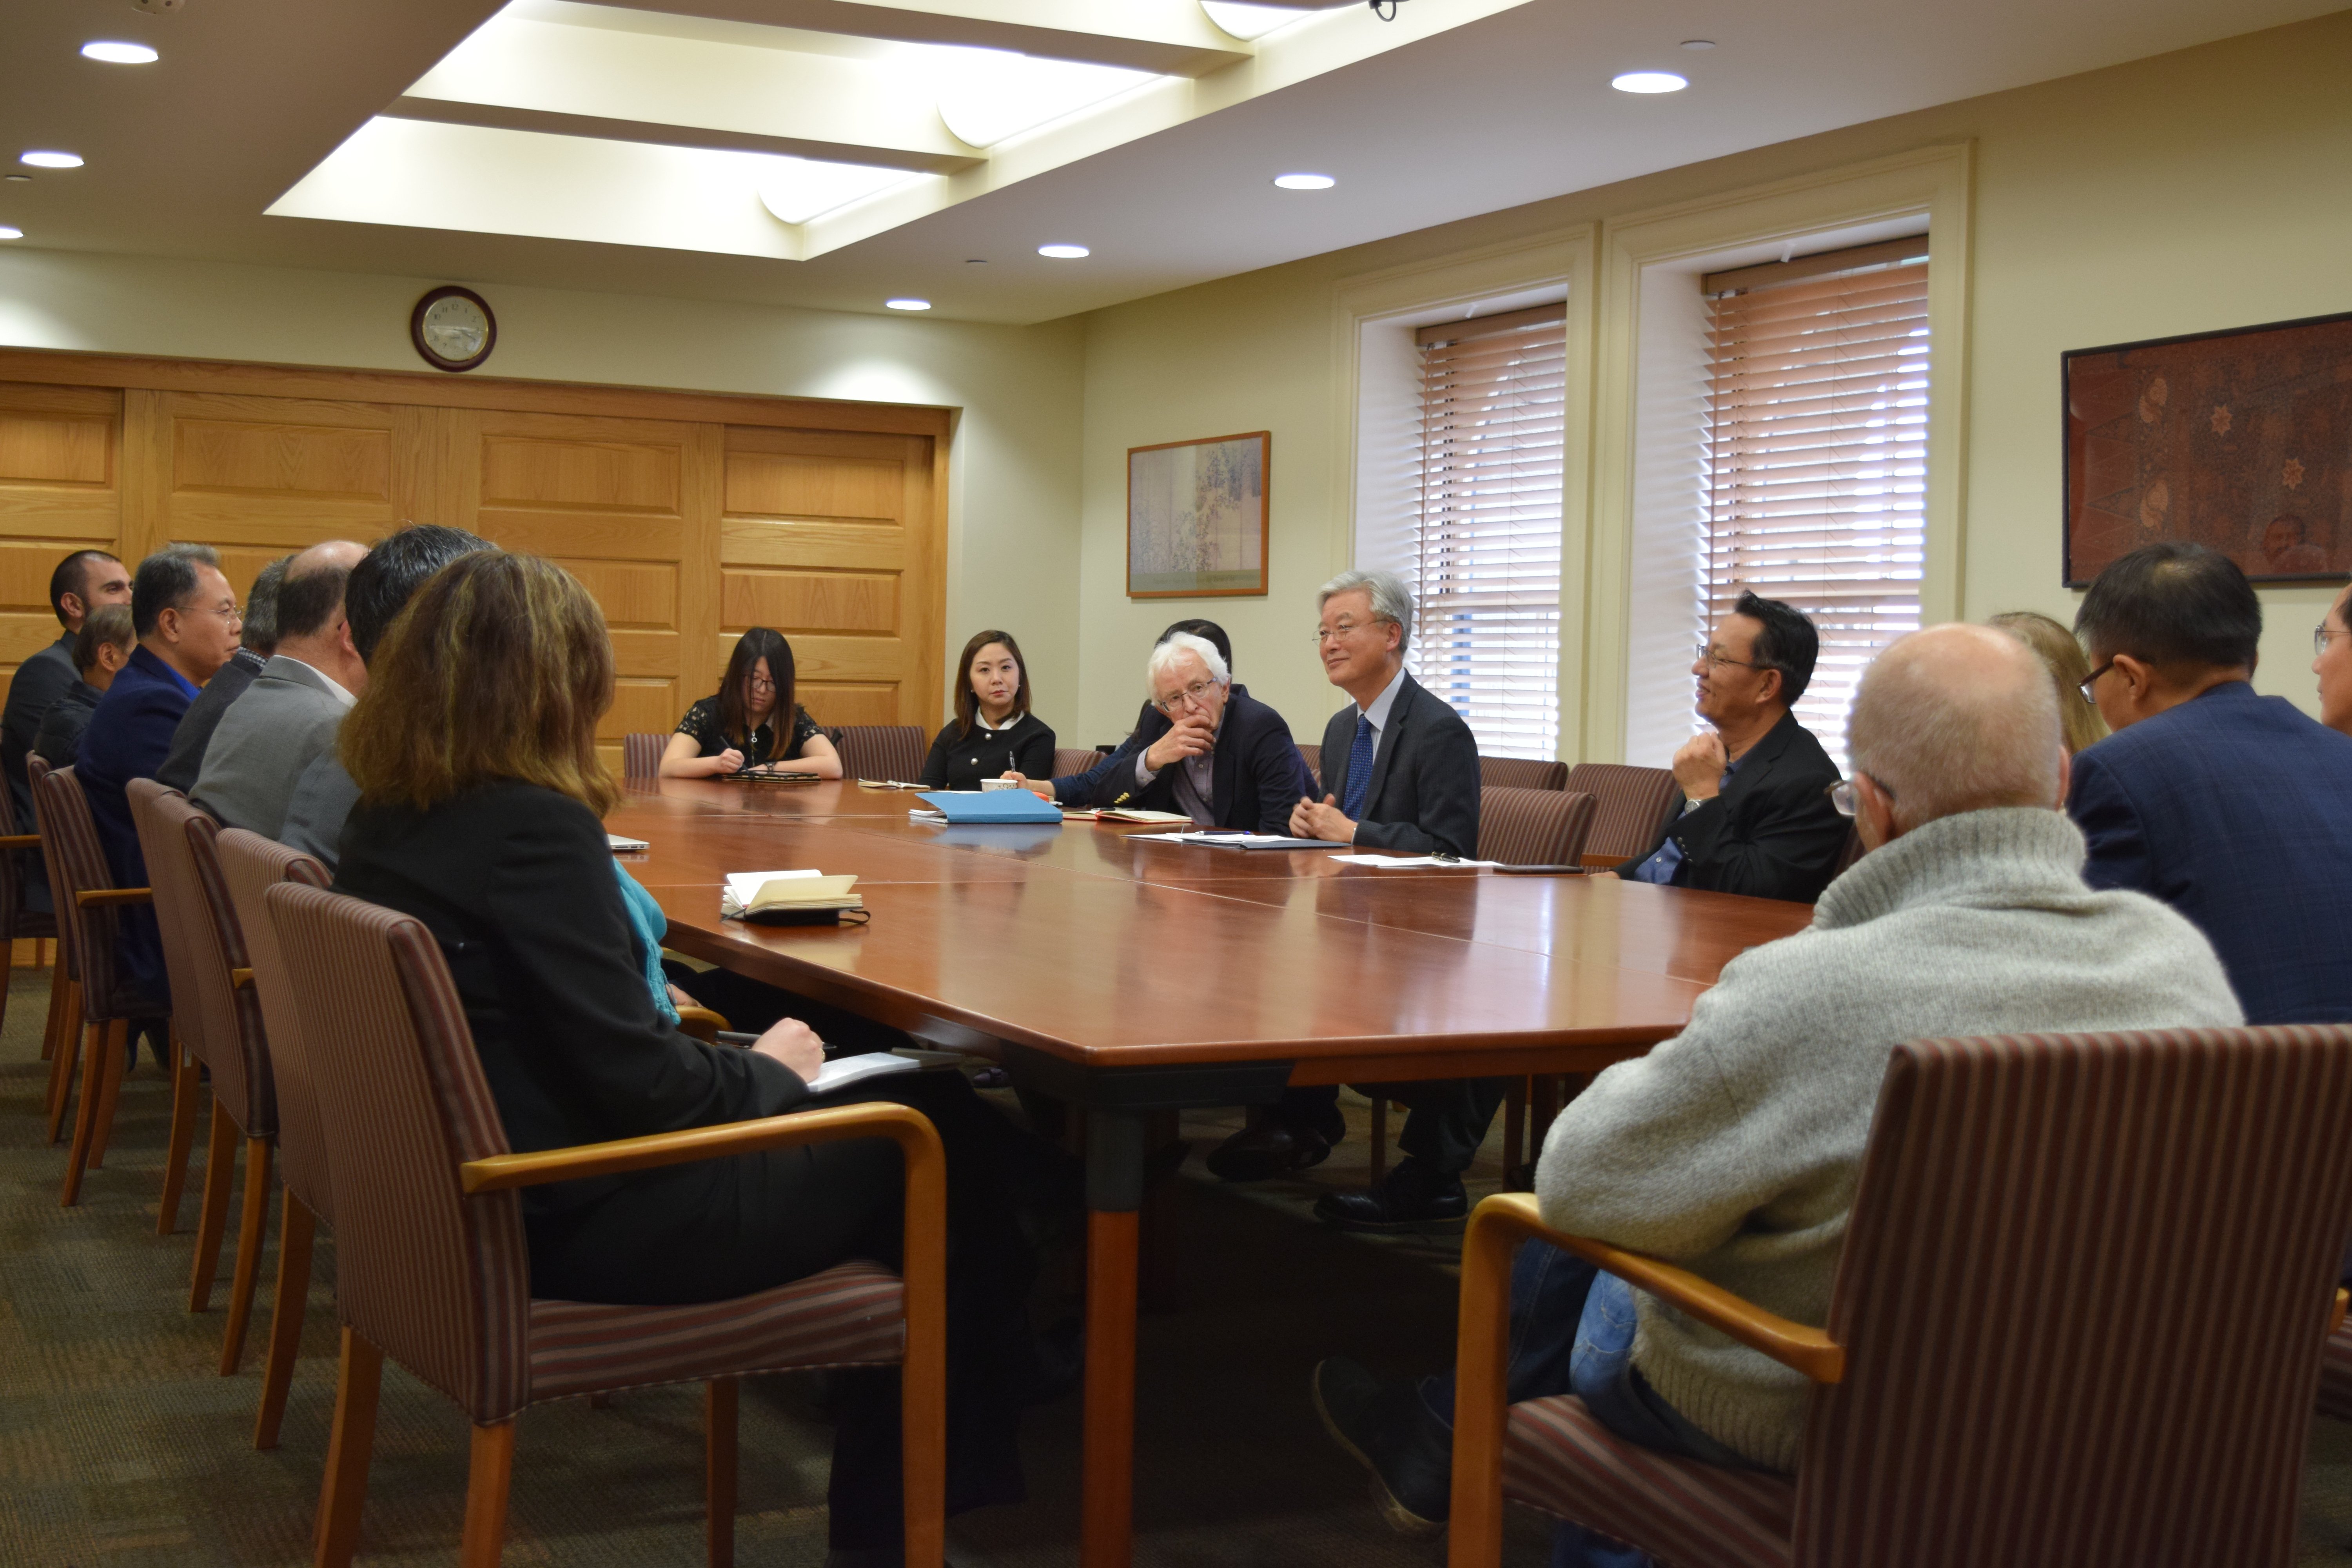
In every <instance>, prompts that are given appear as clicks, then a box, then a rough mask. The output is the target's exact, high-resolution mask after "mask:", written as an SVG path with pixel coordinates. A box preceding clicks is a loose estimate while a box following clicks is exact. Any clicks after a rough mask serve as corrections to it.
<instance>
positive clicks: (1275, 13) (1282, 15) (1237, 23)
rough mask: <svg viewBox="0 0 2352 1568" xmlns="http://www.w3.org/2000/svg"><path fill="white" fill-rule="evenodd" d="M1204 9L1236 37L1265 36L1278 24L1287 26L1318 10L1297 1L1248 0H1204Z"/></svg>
mask: <svg viewBox="0 0 2352 1568" xmlns="http://www.w3.org/2000/svg"><path fill="white" fill-rule="evenodd" d="M1201 9H1202V10H1203V11H1205V12H1207V13H1208V16H1209V20H1210V21H1212V22H1214V23H1215V24H1216V25H1217V27H1218V30H1219V31H1221V32H1226V33H1231V34H1232V35H1233V36H1234V37H1236V38H1250V39H1256V38H1263V37H1265V36H1266V35H1267V34H1268V33H1271V32H1273V31H1274V30H1275V29H1276V27H1286V26H1289V25H1290V24H1291V23H1293V22H1296V21H1297V20H1298V19H1299V18H1300V17H1301V16H1313V15H1314V14H1315V13H1314V12H1313V11H1311V10H1307V9H1303V8H1301V7H1298V6H1294V5H1251V4H1245V3H1244V0H1201Z"/></svg>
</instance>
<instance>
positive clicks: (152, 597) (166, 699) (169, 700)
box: [74, 544, 240, 1001]
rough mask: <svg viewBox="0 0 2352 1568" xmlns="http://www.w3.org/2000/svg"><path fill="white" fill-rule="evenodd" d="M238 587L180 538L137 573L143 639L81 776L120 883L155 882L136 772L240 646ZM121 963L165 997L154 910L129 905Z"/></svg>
mask: <svg viewBox="0 0 2352 1568" xmlns="http://www.w3.org/2000/svg"><path fill="white" fill-rule="evenodd" d="M239 624H240V622H239V617H238V615H237V608H236V594H235V593H234V592H232V591H231V590H230V588H229V585H228V579H227V578H226V577H224V576H222V575H221V570H220V557H219V556H218V555H216V554H215V553H214V552H213V550H212V548H211V547H210V546H209V545H204V544H174V545H171V546H169V547H168V548H166V549H163V550H159V551H157V552H155V553H154V554H152V555H150V556H149V557H147V559H146V560H144V561H142V562H141V563H139V570H138V571H137V572H136V573H135V574H133V575H132V577H131V631H132V633H133V634H134V635H136V636H137V637H138V638H139V646H138V647H135V648H133V649H131V662H130V663H128V664H126V665H124V666H123V667H122V671H121V674H119V675H117V676H116V677H115V678H114V684H113V685H111V686H110V687H108V688H107V689H106V695H105V696H104V697H103V698H100V700H99V704H98V710H97V711H96V712H94V713H92V714H91V715H90V716H89V730H88V731H85V732H84V733H83V735H82V742H81V761H80V762H79V763H76V764H75V766H74V776H75V777H76V778H77V779H79V781H80V782H81V787H82V793H83V794H84V795H88V796H89V815H90V818H91V821H92V822H93V824H94V825H95V826H97V828H98V839H99V844H100V847H103V848H104V849H105V851H106V863H107V867H108V868H109V869H110V870H111V871H112V872H113V874H114V881H115V885H116V886H118V887H123V888H143V887H145V886H147V859H146V857H145V856H143V855H142V854H141V853H140V851H139V833H138V830H137V828H135V827H134V826H132V825H131V798H130V796H129V795H127V794H126V793H125V791H126V790H127V789H128V787H129V785H130V784H131V780H132V779H142V778H153V777H154V776H155V770H156V769H157V768H159V767H161V766H163V758H164V757H165V755H167V754H168V753H169V752H171V750H172V735H173V731H176V730H177V729H179V727H180V721H181V719H182V718H183V717H184V716H185V715H186V713H187V711H188V704H190V703H191V702H194V700H196V693H197V692H198V691H200V690H202V689H204V684H205V681H207V680H210V679H212V678H213V676H214V675H215V673H217V672H218V671H219V669H220V667H221V666H223V665H225V664H226V663H227V662H228V661H229V656H230V655H231V654H233V653H235V652H236V634H237V627H238V626H239ZM125 916H126V918H125V919H124V920H123V921H122V924H121V931H122V950H121V951H122V963H123V968H124V969H125V971H126V972H127V973H129V975H130V977H131V980H132V982H133V983H134V984H137V985H138V986H139V987H140V988H141V989H142V991H144V992H146V993H148V994H151V995H152V996H153V997H155V998H156V999H157V1000H158V1001H163V1000H164V999H165V998H167V997H168V996H169V995H170V987H169V986H168V985H167V984H165V982H164V978H163V943H162V942H161V940H160V938H159V937H158V935H157V933H156V930H155V912H154V910H152V909H148V908H145V907H143V906H142V907H140V908H136V909H132V910H126V911H125Z"/></svg>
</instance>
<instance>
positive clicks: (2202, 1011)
mask: <svg viewBox="0 0 2352 1568" xmlns="http://www.w3.org/2000/svg"><path fill="white" fill-rule="evenodd" d="M1849 738H1850V741H1851V743H1852V747H1853V776H1852V778H1850V779H1849V780H1847V781H1846V782H1845V783H1844V784H1841V785H1839V787H1838V806H1839V809H1840V810H1841V811H1849V812H1852V813H1853V818H1854V823H1855V826H1857V827H1858V828H1859V829H1860V831H1861V833H1862V839H1863V842H1864V844H1865V845H1867V846H1869V847H1870V853H1868V854H1866V855H1864V857H1863V858H1861V859H1860V860H1859V861H1857V862H1855V864H1854V865H1853V867H1852V868H1850V869H1848V870H1847V871H1846V872H1845V874H1844V875H1843V876H1841V877H1839V878H1838V879H1837V880H1835V881H1834V882H1832V883H1831V884H1830V886H1829V888H1828V889H1827V890H1826V891H1824V892H1823V893H1822V897H1821V900H1820V902H1819V903H1817V904H1816V905H1815V906H1814V914H1813V923H1812V926H1811V929H1809V930H1807V931H1802V932H1800V933H1799V934H1797V935H1795V936H1792V937H1789V938H1787V939H1785V940H1783V941H1780V942H1769V943H1767V944H1766V945H1764V946H1762V947H1759V948H1756V949H1754V950H1752V951H1751V952H1747V953H1744V954H1742V955H1741V956H1739V957H1738V958H1736V959H1734V960H1733V961H1732V962H1731V963H1728V964H1727V965H1726V966H1725V967H1724V971H1723V977H1722V979H1721V980H1720V982H1719V983H1717V985H1716V986H1715V988H1714V989H1713V990H1711V991H1709V992H1708V993H1707V994H1706V995H1704V996H1702V997H1700V998H1699V1000H1698V1003H1697V1005H1696V1006H1694V1007H1693V1008H1692V1010H1691V1020H1690V1025H1689V1026H1688V1027H1687V1028H1685V1030H1684V1031H1683V1032H1682V1033H1681V1034H1680V1035H1678V1036H1676V1037H1675V1038H1673V1039H1671V1040H1668V1041H1666V1042H1665V1043H1664V1044H1663V1045H1661V1046H1659V1047H1657V1048H1655V1049H1654V1050H1653V1051H1651V1052H1650V1054H1649V1055H1647V1056H1646V1057H1643V1058H1638V1059H1636V1060H1633V1061H1626V1062H1620V1063H1618V1064H1617V1065H1616V1066H1614V1067H1612V1068H1609V1069H1608V1070H1607V1071H1605V1072H1603V1073H1601V1074H1600V1075H1599V1076H1598V1077H1597V1078H1595V1079H1593V1080H1592V1086H1591V1088H1590V1089H1586V1090H1585V1091H1584V1092H1583V1093H1582V1094H1581V1095H1580V1096H1578V1097H1577V1098H1576V1100H1573V1101H1572V1102H1571V1103H1570V1106H1569V1108H1568V1109H1567V1110H1565V1111H1563V1112H1561V1113H1560V1116H1559V1119H1558V1120H1557V1121H1554V1122H1553V1123H1552V1128H1551V1131H1550V1133H1549V1136H1548V1137H1547V1138H1546V1140H1545V1142H1544V1150H1543V1157H1542V1159H1541V1161H1540V1162H1539V1163H1538V1166H1537V1170H1536V1194H1537V1197H1538V1201H1539V1202H1540V1204H1541V1205H1542V1210H1543V1220H1544V1223H1545V1224H1546V1225H1549V1226H1557V1227H1558V1228H1559V1229H1561V1230H1565V1231H1569V1232H1571V1233H1574V1234H1579V1235H1583V1236H1591V1237H1599V1238H1601V1239H1602V1240H1604V1241H1609V1242H1613V1243H1615V1244H1616V1245H1618V1246H1620V1247H1628V1248H1631V1249H1633V1250H1634V1251H1637V1252H1646V1253H1649V1254H1652V1255H1653V1256H1655V1257H1660V1258H1669V1259H1671V1260H1673V1261H1674V1262H1675V1263H1678V1264H1680V1265H1681V1266H1682V1267H1684V1268H1688V1269H1690V1270H1692V1271H1693V1272H1694V1273H1696V1274H1698V1275H1700V1276H1702V1277H1704V1278H1706V1279H1711V1280H1713V1281H1714V1282H1716V1283H1717V1284H1719V1285H1722V1286H1724V1287H1725V1288H1727V1289H1731V1290H1734V1291H1736V1292H1738V1294H1739V1295H1741V1296H1743V1297H1745V1298H1746V1299H1747V1300H1750V1301H1754V1302H1756V1303H1757V1304H1758V1305H1759V1306H1761V1307H1763V1308H1764V1309H1765V1310H1768V1311H1772V1312H1777V1313H1779V1314H1780V1315H1781V1316H1783V1317H1786V1318H1790V1319H1793V1320H1795V1321H1798V1322H1801V1323H1811V1324H1814V1325H1817V1326H1818V1325H1822V1324H1825V1323H1826V1322H1827V1321H1828V1319H1829V1300H1830V1282H1831V1279H1832V1274H1833V1273H1834V1271H1835V1269H1836V1267H1837V1256H1838V1247H1839V1244H1840V1243H1841V1242H1842V1241H1843V1237H1844V1235H1845V1221H1846V1213H1847V1210H1848V1208H1849V1207H1850V1206H1851V1205H1852V1204H1853V1193H1854V1185H1855V1183H1856V1181H1857V1180H1858V1178H1859V1176H1860V1173H1861V1165H1862V1154H1863V1148H1864V1143H1865V1142H1866V1141H1867V1139H1868V1137H1869V1133H1870V1117H1871V1110H1872V1109H1873V1107H1874V1106H1875V1105H1876V1103H1877V1100H1878V1090H1879V1083H1880V1080H1881V1079H1883V1078H1884V1077H1885V1071H1886V1060H1887V1056H1888V1053H1889V1052H1890V1051H1891V1050H1893V1048H1894V1047H1895V1046H1897V1045H1899V1044H1901V1043H1902V1042H1903V1041H1906V1040H1914V1039H1920V1038H1927V1037H1941V1036H1954V1035H1962V1036H1965V1035H2002V1034H2024V1033H2032V1032H2037V1031H2045V1030H2046V1031H2053V1032H2057V1031H2074V1030H2085V1029H2155V1028H2168V1027H2172V1026H2182V1025H2190V1026H2226V1025H2233V1024H2236V1023H2238V1022H2240V1021H2241V1020H2240V1014H2239V1010H2238V1003H2237V998H2236V997H2235V996H2234V995H2233V994H2231V990H2230V982H2229V978H2228V976H2227V975H2226V974H2224V973H2222V969H2221V960H2220V959H2218V958H2217V957H2215V956H2214V953H2213V949H2212V947H2211V946H2210V944H2209V943H2208V942H2206V940H2205V938H2204V937H2203V936H2202V935H2201V934H2200V932H2199V931H2198V930H2197V928H2196V927H2194V926H2192V925H2190V924H2189V922H2188V921H2186V920H2183V919H2182V918H2181V917H2180V916H2179V915H2177V914H2175V913H2174V912H2173V911H2172V910H2169V909H2167V908H2166V907H2165V906H2164V905H2162V904H2159V903H2158V902H2157V901H2156V900H2153V899H2150V898H2147V897H2146V896H2144V895H2142V894H2139V893H2133V892H2125V891H2120V890H2118V891H2110V892H2094V891H2092V890H2091V889H2090V888H2089V887H2088V886H2086V885H2085V884H2084V880H2083V864H2084V847H2083V836H2082V834H2081V832H2080V831H2079V830H2077V829H2076V828H2075V826H2074V823H2073V822H2071V821H2070V820H2068V818H2067V817H2066V816H2065V814H2064V813H2063V810H2061V809H2060V807H2061V804H2062V803H2063V800H2064V798H2065V791H2066V773H2067V759H2066V755H2065V752H2064V749H2063V746H2062V745H2061V743H2060V738H2059V730H2058V707H2057V695H2056V692H2055V690H2054V689H2053V687H2052V685H2051V682H2050V677H2049V674H2048V672H2047V671H2046V670H2045V669H2044V668H2042V664H2041V661H2040V660H2039V659H2037V658H2035V657H2034V655H2033V654H2032V652H2030V651H2029V650H2028V649H2027V648H2026V647H2025V645H2024V644H2022V643H2021V642H2019V641H2018V640H2017V639H2015V638H2014V637H2010V636H2009V635H2008V634H2006V633H2004V632H2000V631H1996V630H1994V629H1992V628H1991V627H1988V626H1937V627H1934V628H1931V629H1930V630H1927V631H1923V632H1915V633H1913V634H1912V635H1911V636H1909V637H1905V638H1903V639H1901V640H1900V641H1898V642H1896V643H1895V645H1894V646H1893V647H1889V648H1888V649H1887V650H1886V651H1885V653H1883V654H1881V655H1880V656H1879V658H1878V659H1877V660H1876V661H1875V662H1874V664H1873V665H1872V666H1871V668H1870V669H1869V670H1868V671H1867V672H1866V673H1865V674H1864V677H1863V681H1862V687H1861V689H1860V690H1859V692H1858V693H1857V694H1856V696H1855V698H1854V704H1853V722H1852V725H1851V728H1850V730H1849ZM1511 1287H1512V1290H1511V1334H1512V1350H1511V1357H1510V1371H1509V1380H1510V1381H1509V1389H1508V1392H1509V1395H1510V1397H1511V1399H1512V1400H1513V1401H1514V1402H1517V1401H1519V1400H1524V1399H1534V1398H1540V1397H1544V1396H1547V1395H1551V1394H1577V1395H1579V1396H1580V1397H1581V1398H1582V1399H1583V1401H1584V1403H1585V1405H1586V1406H1587V1408H1589V1409H1590V1410H1591V1412H1592V1414H1593V1415H1594V1416H1595V1417H1596V1418H1597V1419H1599V1420H1600V1421H1601V1423H1602V1424H1603V1425H1605V1426H1608V1427H1609V1428H1610V1429H1611V1430H1612V1431H1613V1432H1615V1433H1617V1434H1618V1435H1619V1436H1622V1437H1623V1438H1625V1439H1627V1440H1628V1441H1630V1442H1633V1443H1638V1444H1641V1445H1643V1446H1644V1447H1652V1448H1657V1449H1660V1450H1662V1451H1664V1452H1666V1453H1671V1454H1676V1455H1679V1456H1681V1457H1683V1458H1692V1459H1696V1460H1699V1461H1701V1462H1703V1463H1708V1464H1719V1465H1737V1466H1745V1467H1748V1468H1760V1469H1767V1470H1777V1471H1793V1470H1794V1469H1795V1468H1796V1466H1797V1455H1798V1450H1799V1447H1800V1446H1801V1441H1802V1437H1803V1432H1804V1423H1805V1407H1806V1404H1807V1401H1808V1398H1809V1394H1808V1391H1807V1384H1806V1381H1805V1379H1804V1378H1803V1376H1802V1375H1801V1374H1799V1373H1792V1372H1790V1371H1789V1370H1788V1369H1787V1368H1785V1367H1783V1366H1781V1365H1780V1363H1777V1362H1774V1361H1771V1360H1769V1358H1767V1357H1766V1356H1764V1355H1762V1354H1761V1353H1759V1352H1755V1351H1751V1350H1748V1349H1746V1348H1745V1347H1743V1346H1741V1345H1739V1344H1737V1343H1735V1342H1733V1341H1731V1340H1729V1339H1727V1338H1726V1337H1724V1336H1723V1335H1721V1334H1719V1333H1717V1332H1716V1331H1713V1330H1711V1329H1707V1328H1705V1327H1703V1326H1701V1325H1699V1324H1697V1323H1696V1322H1694V1321H1692V1320H1691V1319H1689V1318H1686V1317H1685V1316H1683V1315H1681V1314H1680V1313H1677V1312H1673V1311H1670V1310H1666V1309H1664V1308H1663V1307H1661V1306H1660V1305H1659V1304H1658V1303H1657V1302H1656V1301H1655V1300H1652V1299H1651V1298H1649V1297H1647V1296H1644V1295H1643V1294H1642V1293H1641V1292H1639V1291H1637V1290H1635V1289H1633V1288H1632V1287H1631V1286H1629V1285H1627V1284H1626V1283H1625V1282H1624V1281H1623V1280H1622V1279H1617V1278H1616V1277H1614V1276H1612V1275H1607V1274H1600V1273H1597V1272H1596V1271H1595V1270H1594V1269H1593V1268H1592V1266H1591V1265H1590V1264H1588V1263H1584V1262H1582V1261H1580V1259H1578V1258H1573V1257H1571V1256H1570V1255H1569V1254H1567V1253H1564V1252H1561V1251H1559V1250H1557V1249H1556V1248H1553V1247H1544V1246H1536V1245H1530V1246H1528V1247H1522V1248H1521V1249H1520V1252H1519V1256H1518V1258H1517V1263H1516V1265H1515V1267H1514V1269H1513V1272H1512V1280H1511ZM1637 1325H1638V1331H1637ZM1314 1397H1315V1402H1316V1405H1317V1408H1318V1411H1320V1413H1321V1414H1322V1416H1323V1420H1324V1423H1325V1425H1326V1426H1327V1427H1328V1429H1329V1430H1330V1432H1331V1434H1332V1436H1334V1437H1336V1438H1337V1439H1338V1440H1339V1442H1340V1444H1341V1445H1342V1446H1343V1447H1345V1448H1346V1449H1347V1450H1348V1451H1349V1453H1350V1454H1351V1455H1353V1456H1354V1457H1355V1458H1357V1459H1358V1460H1360V1461H1361V1462H1362V1463H1364V1464H1366V1465H1367V1466H1369V1467H1370V1469H1371V1470H1372V1473H1373V1475H1374V1477H1375V1478H1376V1479H1377V1480H1378V1482H1379V1485H1380V1489H1381V1501H1382V1505H1383V1511H1384V1512H1386V1513H1387V1514H1388V1516H1389V1518H1390V1520H1391V1522H1392V1523H1397V1524H1400V1525H1405V1526H1408V1527H1417V1526H1423V1525H1425V1526H1428V1527H1430V1528H1432V1529H1433V1528H1435V1527H1436V1525H1437V1523H1438V1521H1442V1520H1444V1517H1445V1513H1446V1507H1447V1502H1448V1487H1449V1484H1450V1480H1451V1457H1450V1445H1451V1441H1452V1434H1451V1424H1452V1416H1453V1411H1454V1381H1453V1378H1452V1377H1451V1376H1450V1375H1448V1376H1442V1377H1434V1378H1429V1379H1425V1380H1423V1382H1422V1383H1420V1384H1418V1385H1416V1384H1411V1383H1396V1384H1381V1383H1380V1382H1378V1381H1377V1380H1375V1379H1374V1378H1373V1377H1372V1376H1371V1374H1370V1373H1367V1372H1366V1371H1364V1369H1363V1368H1361V1367H1359V1366H1357V1365H1355V1364H1354V1363H1349V1362H1345V1361H1340V1360H1336V1359H1335V1360H1332V1361H1327V1362H1325V1363H1322V1364H1321V1365H1320V1366H1318V1367H1317V1368H1316V1370H1315V1380H1314ZM1563 1528H1564V1530H1566V1531H1570V1532H1571V1533H1570V1534H1568V1535H1567V1536H1565V1538H1564V1539H1563V1540H1562V1541H1561V1542H1560V1543H1559V1546H1558V1549H1557V1550H1556V1551H1555V1552H1554V1555H1553V1558H1552V1561H1553V1562H1554V1563H1579V1562H1583V1563H1601V1562H1611V1563H1624V1562H1626V1561H1627V1559H1626V1558H1625V1557H1624V1556H1623V1555H1622V1552H1623V1549H1622V1547H1618V1546H1616V1545H1614V1544H1613V1543H1606V1544H1604V1543H1601V1542H1599V1541H1598V1539H1597V1538H1596V1539H1593V1540H1587V1539H1586V1538H1585V1537H1584V1536H1583V1535H1582V1534H1581V1533H1580V1531H1577V1527H1575V1526H1566V1527H1563ZM1612 1552H1614V1553H1617V1555H1610V1553H1612Z"/></svg>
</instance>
